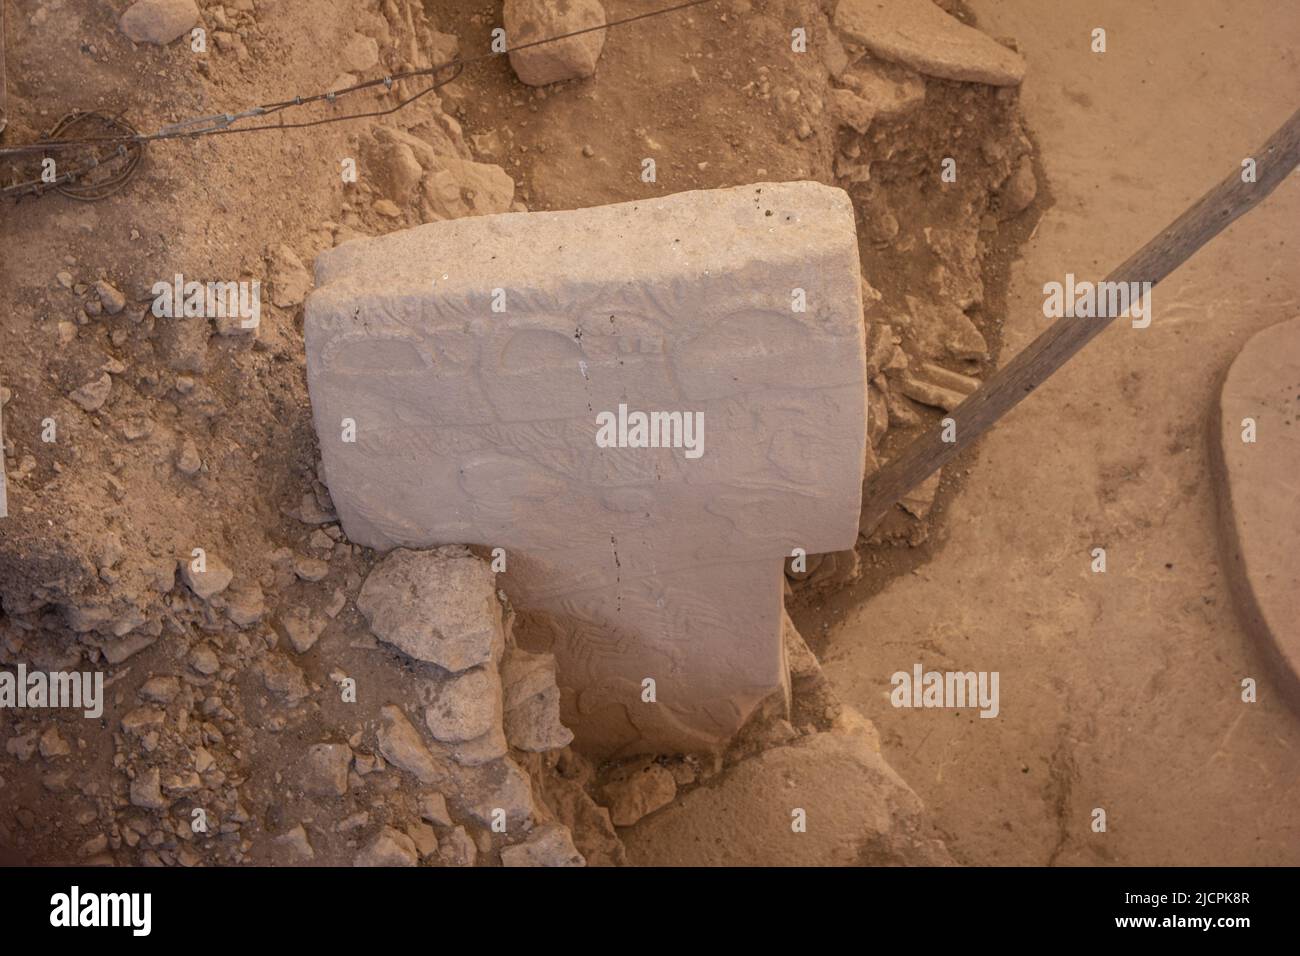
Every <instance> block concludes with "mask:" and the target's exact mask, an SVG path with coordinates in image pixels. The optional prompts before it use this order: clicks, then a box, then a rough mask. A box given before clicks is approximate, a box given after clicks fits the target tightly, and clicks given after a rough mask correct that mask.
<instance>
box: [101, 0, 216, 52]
mask: <svg viewBox="0 0 1300 956" xmlns="http://www.w3.org/2000/svg"><path fill="white" fill-rule="evenodd" d="M198 22H199V8H198V7H197V6H195V5H194V0H137V2H135V3H133V4H131V6H130V7H128V8H127V10H126V12H125V13H124V14H122V19H121V20H119V21H118V24H117V25H118V29H120V30H121V31H122V32H123V33H125V34H126V35H127V37H128V38H129V39H131V40H134V41H135V42H136V43H153V44H156V45H158V46H166V45H167V44H168V43H171V42H172V41H173V40H175V39H177V38H178V37H181V36H183V35H184V34H185V33H186V32H188V31H189V29H190V28H191V27H193V26H194V25H196V24H197V23H198Z"/></svg>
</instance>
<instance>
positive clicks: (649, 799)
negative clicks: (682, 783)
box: [602, 763, 677, 827]
mask: <svg viewBox="0 0 1300 956" xmlns="http://www.w3.org/2000/svg"><path fill="white" fill-rule="evenodd" d="M602 793H603V796H604V798H605V803H606V804H607V805H608V807H609V816H610V819H612V820H613V821H614V825H615V826H620V827H630V826H631V825H632V824H634V823H636V822H637V821H638V820H640V819H641V818H642V817H644V816H647V815H649V814H651V813H654V812H655V811H656V810H658V809H660V808H662V807H666V806H668V804H670V803H672V802H673V798H674V797H676V796H677V781H676V780H674V779H673V775H672V774H671V773H670V772H669V771H667V770H665V769H664V768H663V767H661V766H659V764H657V763H651V764H640V765H637V766H635V767H634V768H632V769H630V770H629V771H626V772H624V773H622V774H620V775H618V776H616V777H615V778H614V779H613V780H611V781H610V782H609V783H607V784H605V786H604V788H603V791H602Z"/></svg>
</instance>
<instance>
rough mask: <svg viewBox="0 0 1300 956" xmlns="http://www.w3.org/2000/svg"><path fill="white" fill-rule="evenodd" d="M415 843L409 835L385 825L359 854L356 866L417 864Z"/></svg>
mask: <svg viewBox="0 0 1300 956" xmlns="http://www.w3.org/2000/svg"><path fill="white" fill-rule="evenodd" d="M419 862H420V860H419V857H418V856H417V855H416V851H415V843H414V841H412V840H411V838H410V837H409V836H407V835H406V834H405V833H402V832H401V831H399V830H394V829H393V828H392V827H384V828H383V829H382V830H380V831H379V835H378V836H377V837H375V839H374V841H373V842H372V843H371V844H370V845H369V846H368V847H366V848H365V849H364V850H362V851H361V853H360V854H359V855H358V856H357V859H356V861H355V863H354V864H353V865H354V866H417V865H418V864H419Z"/></svg>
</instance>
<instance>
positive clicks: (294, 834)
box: [275, 823, 316, 861]
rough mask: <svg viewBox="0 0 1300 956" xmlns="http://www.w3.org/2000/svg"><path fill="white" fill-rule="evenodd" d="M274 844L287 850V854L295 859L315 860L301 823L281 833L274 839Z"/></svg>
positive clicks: (314, 854) (314, 853)
mask: <svg viewBox="0 0 1300 956" xmlns="http://www.w3.org/2000/svg"><path fill="white" fill-rule="evenodd" d="M275 842H276V843H278V844H280V846H283V847H286V848H288V850H289V853H290V854H291V855H292V856H293V857H294V858H295V859H298V860H303V861H306V860H313V859H315V858H316V851H315V850H313V849H312V848H311V843H310V842H309V841H308V839H307V831H306V830H305V829H303V825H302V824H301V823H300V824H298V825H297V826H296V827H294V828H293V829H292V830H289V831H288V832H286V833H281V834H280V835H279V836H278V837H276V838H275Z"/></svg>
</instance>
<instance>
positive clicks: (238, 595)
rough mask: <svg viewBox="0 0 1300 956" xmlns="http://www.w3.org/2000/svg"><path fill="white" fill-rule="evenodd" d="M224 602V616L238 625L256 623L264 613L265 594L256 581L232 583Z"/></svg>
mask: <svg viewBox="0 0 1300 956" xmlns="http://www.w3.org/2000/svg"><path fill="white" fill-rule="evenodd" d="M225 602H226V617H228V618H230V620H231V622H232V623H234V624H235V625H237V626H238V627H248V626H250V625H252V624H256V623H257V622H258V621H260V620H261V619H262V616H263V615H264V614H265V613H266V595H265V594H264V593H263V592H262V588H261V587H260V586H259V585H258V584H257V583H256V582H248V583H243V584H238V585H232V586H231V587H230V589H229V590H228V591H226V594H225Z"/></svg>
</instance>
